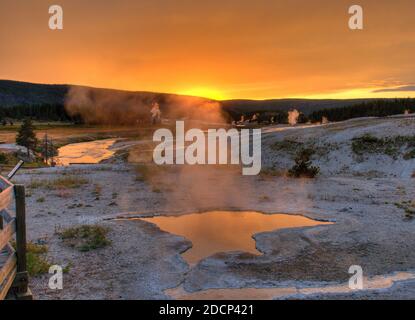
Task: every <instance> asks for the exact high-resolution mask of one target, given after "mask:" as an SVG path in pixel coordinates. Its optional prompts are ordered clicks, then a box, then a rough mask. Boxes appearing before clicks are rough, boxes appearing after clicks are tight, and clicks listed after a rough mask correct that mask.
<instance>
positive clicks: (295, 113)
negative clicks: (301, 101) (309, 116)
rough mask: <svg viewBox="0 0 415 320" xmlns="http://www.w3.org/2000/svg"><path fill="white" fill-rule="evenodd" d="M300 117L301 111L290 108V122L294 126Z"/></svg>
mask: <svg viewBox="0 0 415 320" xmlns="http://www.w3.org/2000/svg"><path fill="white" fill-rule="evenodd" d="M299 117H300V113H299V112H298V110H296V109H294V110H290V111H288V123H289V124H290V125H292V126H295V125H296V124H297V122H298V118H299Z"/></svg>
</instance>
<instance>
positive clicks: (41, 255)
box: [12, 242, 52, 276]
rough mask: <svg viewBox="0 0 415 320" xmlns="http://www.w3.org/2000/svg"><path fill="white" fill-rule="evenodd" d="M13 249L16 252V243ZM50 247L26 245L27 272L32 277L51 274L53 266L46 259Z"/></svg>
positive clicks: (29, 243)
mask: <svg viewBox="0 0 415 320" xmlns="http://www.w3.org/2000/svg"><path fill="white" fill-rule="evenodd" d="M12 245H13V247H14V249H15V250H16V242H13V244H12ZM47 253H48V247H47V246H45V245H39V244H35V243H33V242H28V243H26V264H27V272H28V273H29V275H30V276H37V275H41V274H45V273H48V272H49V268H50V266H51V265H52V264H51V263H49V261H48V260H47V259H46V254H47Z"/></svg>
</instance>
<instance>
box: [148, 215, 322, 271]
mask: <svg viewBox="0 0 415 320" xmlns="http://www.w3.org/2000/svg"><path fill="white" fill-rule="evenodd" d="M142 220H145V221H148V222H152V223H155V224H156V225H157V226H159V228H160V229H162V230H164V231H167V232H169V233H172V234H176V235H180V236H183V237H185V238H186V239H188V240H190V241H191V242H192V243H193V247H192V248H191V249H190V250H188V251H186V252H185V253H184V254H183V257H184V258H185V260H186V261H187V262H188V263H190V264H194V263H196V262H198V261H199V260H201V259H202V258H205V257H208V256H210V255H212V254H214V253H217V252H226V251H244V252H250V253H253V254H258V253H259V252H258V251H257V250H256V248H255V240H254V239H253V238H252V235H254V234H255V233H260V232H265V231H273V230H277V229H282V228H293V227H308V226H316V225H321V224H327V223H325V222H320V221H315V220H311V219H308V218H306V217H303V216H293V215H285V214H263V213H259V212H253V211H244V212H227V211H214V212H208V213H202V214H188V215H183V216H179V217H172V216H169V217H166V216H162V217H153V218H143V219H142Z"/></svg>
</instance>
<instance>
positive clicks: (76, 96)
mask: <svg viewBox="0 0 415 320" xmlns="http://www.w3.org/2000/svg"><path fill="white" fill-rule="evenodd" d="M65 108H66V110H67V112H68V114H69V115H70V116H78V117H81V119H82V120H83V121H84V122H85V123H87V124H103V125H133V124H137V123H153V122H154V119H157V120H160V118H161V114H163V117H166V118H170V119H174V120H175V119H190V120H200V121H204V122H208V123H224V122H226V115H225V114H224V112H223V111H222V108H221V106H220V104H219V103H217V102H216V101H211V100H208V99H204V98H197V97H187V96H179V95H169V94H157V93H146V92H127V91H117V90H108V89H95V88H87V87H79V86H73V87H71V88H70V90H69V92H68V94H67V96H66V98H65Z"/></svg>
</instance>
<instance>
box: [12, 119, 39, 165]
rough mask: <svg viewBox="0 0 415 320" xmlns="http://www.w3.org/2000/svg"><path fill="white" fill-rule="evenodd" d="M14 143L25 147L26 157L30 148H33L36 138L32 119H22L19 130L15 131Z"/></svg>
mask: <svg viewBox="0 0 415 320" xmlns="http://www.w3.org/2000/svg"><path fill="white" fill-rule="evenodd" d="M16 143H17V144H18V145H19V146H22V147H26V150H27V156H28V157H29V156H30V150H34V149H35V148H36V145H37V138H36V134H35V131H34V127H33V123H32V120H30V119H25V120H23V123H22V125H21V126H20V129H19V132H18V133H17V137H16Z"/></svg>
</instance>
